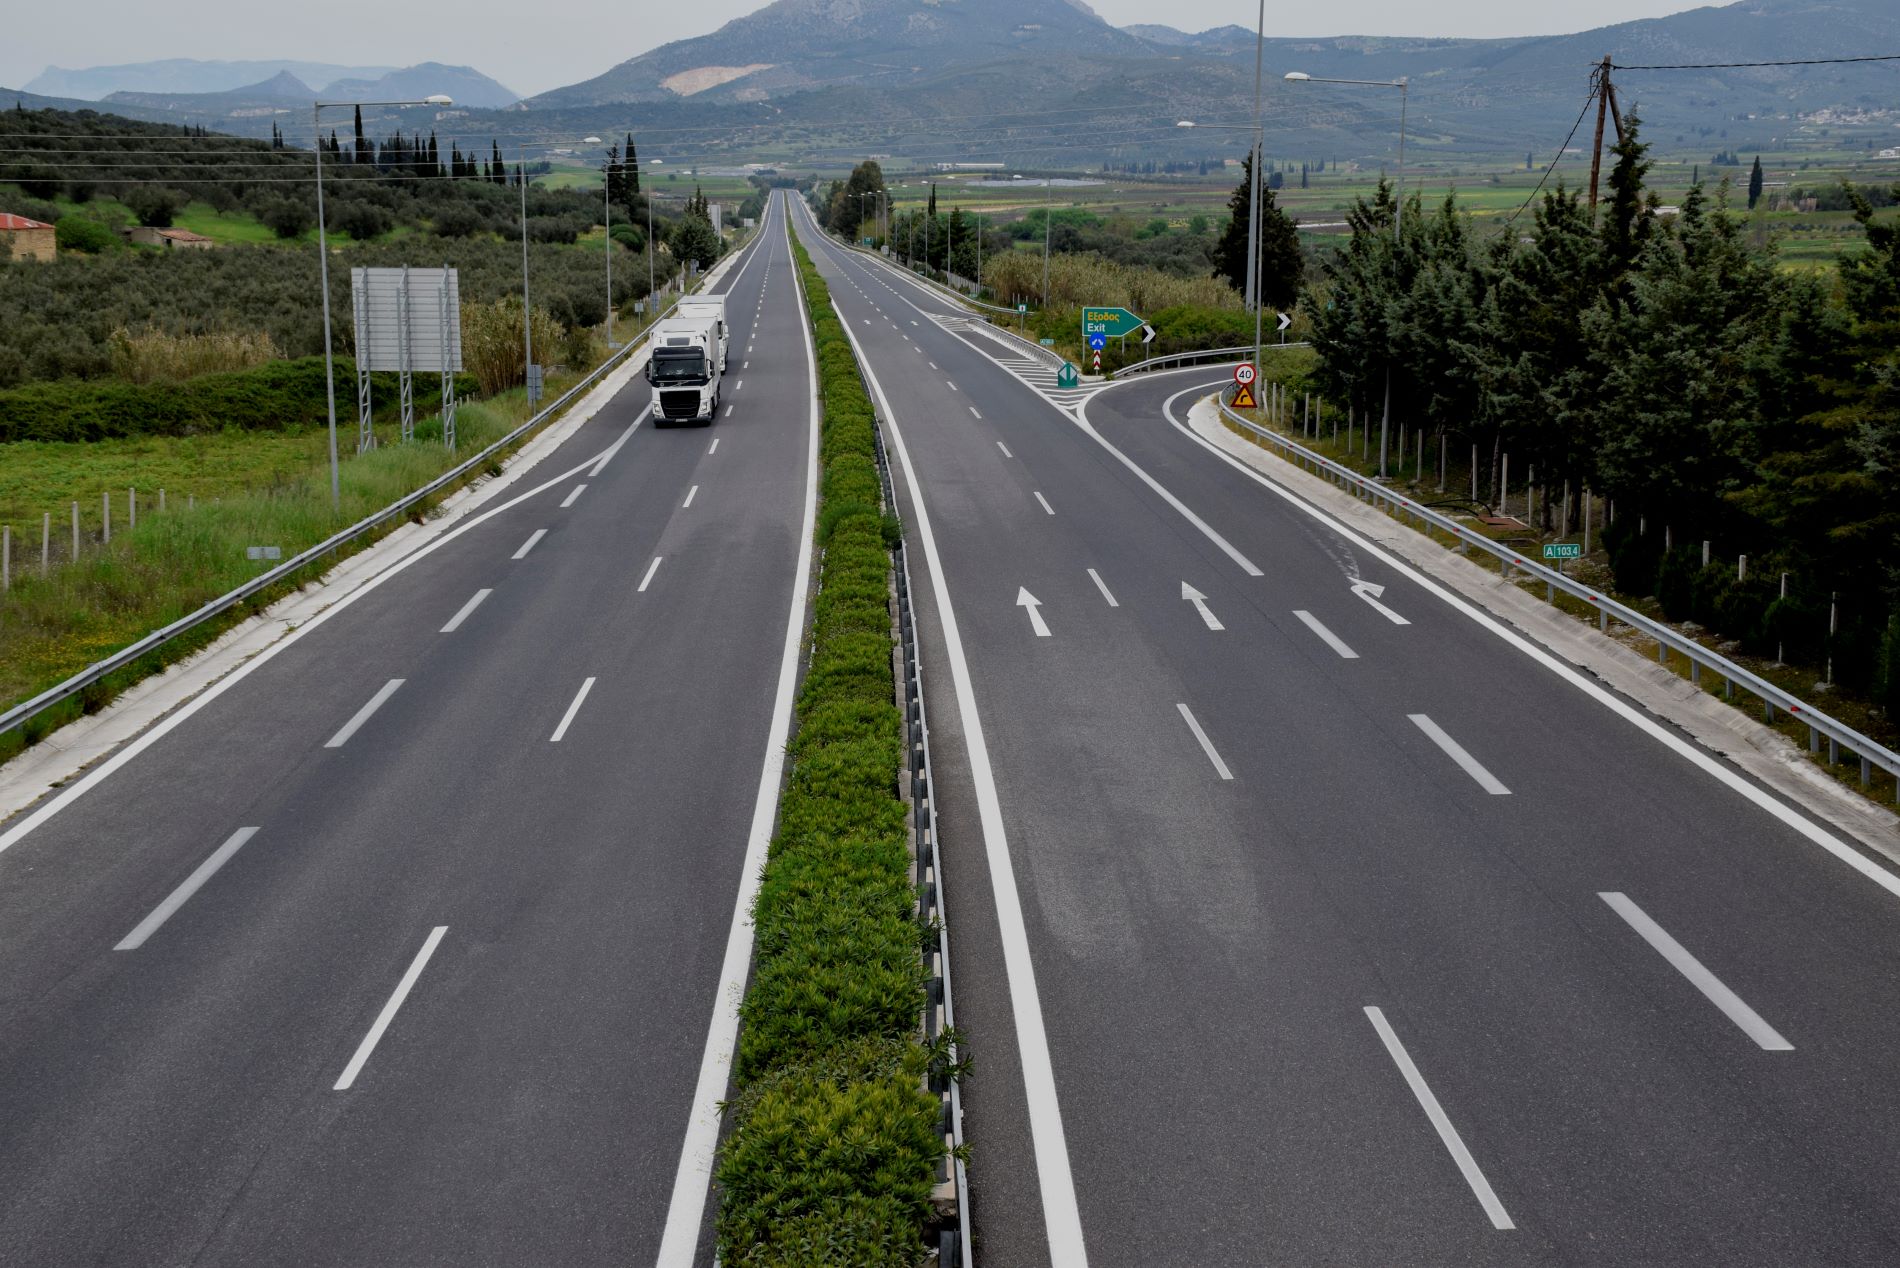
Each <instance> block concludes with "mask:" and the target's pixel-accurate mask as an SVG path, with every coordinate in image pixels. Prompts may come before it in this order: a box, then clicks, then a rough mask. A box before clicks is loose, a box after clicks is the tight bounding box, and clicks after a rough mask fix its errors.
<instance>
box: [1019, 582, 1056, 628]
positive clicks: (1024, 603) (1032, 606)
mask: <svg viewBox="0 0 1900 1268" xmlns="http://www.w3.org/2000/svg"><path fill="white" fill-rule="evenodd" d="M1016 606H1017V607H1019V608H1028V609H1029V628H1030V629H1032V630H1034V631H1036V637H1037V638H1048V637H1049V626H1048V625H1047V624H1046V623H1044V621H1043V619H1042V600H1041V599H1038V598H1037V597H1036V596H1035V595H1033V594H1031V593H1029V591H1028V590H1027V589H1025V588H1023V587H1021V586H1018V587H1017V588H1016Z"/></svg>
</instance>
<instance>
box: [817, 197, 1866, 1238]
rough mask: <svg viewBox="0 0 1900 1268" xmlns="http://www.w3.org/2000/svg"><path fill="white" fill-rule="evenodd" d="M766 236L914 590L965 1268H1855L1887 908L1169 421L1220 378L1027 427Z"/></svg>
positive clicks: (884, 278) (1031, 408) (1694, 753)
mask: <svg viewBox="0 0 1900 1268" xmlns="http://www.w3.org/2000/svg"><path fill="white" fill-rule="evenodd" d="M797 214H798V215H799V228H800V233H801V235H802V236H803V238H804V239H805V241H807V242H808V243H811V244H813V248H814V255H815V257H816V259H817V260H818V262H819V265H820V267H821V269H822V271H823V272H824V274H825V275H826V277H827V280H828V281H829V282H830V283H831V285H832V289H833V294H834V297H835V298H836V299H837V301H838V302H839V304H840V307H841V310H842V312H843V313H844V316H845V319H846V321H847V323H848V325H849V328H850V329H851V331H852V333H853V335H854V336H855V337H856V338H857V340H858V341H859V343H860V345H861V347H862V349H863V351H864V354H865V356H866V358H867V360H868V362H869V365H870V367H871V369H872V372H873V375H874V377H875V379H876V385H875V387H874V395H878V394H881V396H882V397H883V400H884V405H885V412H886V413H887V415H888V419H889V421H890V422H891V423H893V424H894V426H895V432H896V435H897V437H898V443H897V444H895V445H894V446H893V448H894V450H895V451H896V452H895V454H894V458H895V460H896V464H897V466H898V470H899V475H900V478H901V481H902V484H903V488H904V498H905V501H906V506H905V510H906V514H907V524H908V528H909V531H910V533H911V534H912V537H913V540H914V544H915V545H916V547H917V548H918V550H917V554H916V555H915V556H914V557H913V568H914V569H915V565H916V561H917V560H918V559H921V560H923V562H924V565H925V566H924V568H923V569H921V570H916V571H915V575H916V579H917V581H918V583H919V584H918V594H917V599H918V602H919V606H920V613H921V617H922V620H923V622H924V629H925V635H924V645H925V646H924V650H925V662H926V665H927V674H928V677H927V689H928V690H929V691H930V692H931V693H932V698H931V700H930V716H931V718H932V720H933V723H934V725H935V727H936V735H935V739H936V744H935V746H934V751H933V760H934V762H935V764H936V770H937V773H938V783H939V788H938V796H939V814H940V818H941V824H942V832H943V836H944V843H943V844H944V850H945V852H946V860H947V861H946V869H947V874H946V878H945V890H946V905H947V911H948V917H949V919H950V920H951V922H952V923H953V927H954V928H955V931H956V939H955V948H956V955H957V962H956V964H955V965H954V966H953V967H954V972H955V980H956V983H957V991H958V998H957V1009H958V1015H959V1020H960V1021H961V1022H962V1023H963V1024H964V1025H965V1026H966V1027H967V1028H968V1029H969V1031H970V1033H971V1036H972V1043H973V1052H974V1054H975V1058H976V1061H977V1067H976V1074H975V1077H974V1078H973V1080H972V1081H971V1082H970V1083H969V1085H968V1086H967V1088H966V1093H965V1100H964V1104H965V1107H966V1115H967V1117H966V1129H967V1135H968V1139H969V1140H970V1142H971V1148H972V1153H973V1158H972V1165H971V1176H972V1183H973V1185H974V1198H973V1211H974V1215H975V1220H976V1248H975V1249H976V1252H977V1257H978V1262H979V1263H983V1264H991V1265H1008V1266H1009V1268H1023V1266H1027V1265H1036V1264H1048V1263H1055V1264H1059V1265H1075V1264H1081V1263H1084V1262H1088V1263H1093V1264H1096V1265H1128V1266H1134V1265H1156V1264H1197V1265H1199V1264H1210V1265H1211V1264H1234V1265H1257V1264H1308V1263H1337V1264H1392V1263H1431V1264H1448V1263H1469V1264H1497V1265H1524V1264H1569V1263H1589V1264H1638V1263H1653V1264H1663V1263H1667V1264H1689V1263H1697V1264H1736V1263H1795V1262H1800V1263H1828V1264H1876V1263H1892V1262H1895V1261H1896V1259H1900V1191H1897V1190H1896V1189H1895V1188H1894V1186H1893V1185H1892V1184H1891V1183H1890V1175H1889V1173H1890V1170H1891V1165H1892V1160H1893V1143H1892V1142H1893V1141H1894V1140H1895V1139H1900V1079H1896V1078H1895V1075H1896V1073H1897V1072H1900V1058H1897V1057H1896V1056H1895V1054H1896V1053H1900V1008H1897V1007H1896V1005H1897V1004H1900V961H1897V959H1896V954H1895V947H1896V936H1895V935H1896V932H1897V931H1900V897H1897V896H1896V890H1900V885H1896V883H1895V882H1894V878H1893V877H1892V875H1891V874H1890V873H1889V872H1887V871H1886V870H1884V868H1875V869H1868V870H1867V871H1863V870H1857V869H1856V868H1855V867H1854V866H1850V863H1849V862H1848V861H1847V860H1846V859H1845V858H1844V857H1843V855H1844V854H1848V853H1851V848H1850V847H1847V846H1844V845H1841V844H1840V843H1839V842H1837V841H1833V839H1832V838H1829V837H1828V836H1827V834H1826V833H1824V832H1821V831H1820V830H1819V829H1818V828H1816V827H1815V826H1814V825H1813V824H1811V823H1809V822H1808V821H1807V820H1806V819H1805V818H1804V817H1803V816H1802V815H1801V814H1800V812H1799V811H1798V810H1795V809H1792V808H1790V807H1787V806H1785V805H1783V804H1782V803H1781V802H1780V801H1779V800H1778V799H1776V798H1775V796H1774V794H1772V793H1767V792H1765V791H1763V790H1761V789H1758V788H1755V787H1754V786H1753V785H1751V784H1748V783H1747V781H1746V780H1745V778H1744V777H1743V776H1741V775H1740V774H1738V773H1737V772H1735V771H1734V770H1732V769H1730V768H1727V767H1726V766H1722V765H1720V764H1719V763H1716V762H1714V761H1713V760H1712V759H1710V758H1709V757H1708V756H1707V755H1706V754H1702V753H1700V751H1699V750H1694V749H1692V748H1691V747H1690V746H1688V745H1687V744H1686V742H1685V741H1683V740H1682V739H1681V738H1680V737H1678V736H1677V735H1676V734H1675V733H1674V732H1672V731H1670V730H1668V728H1666V727H1663V726H1662V725H1660V724H1658V723H1656V722H1655V721H1654V720H1652V719H1650V718H1649V716H1648V715H1646V714H1642V713H1641V712H1640V710H1636V709H1634V708H1632V707H1631V706H1630V705H1629V704H1628V702H1626V701H1622V700H1620V699H1619V698H1616V697H1614V696H1612V695H1610V694H1609V693H1607V692H1606V691H1604V690H1603V689H1602V688H1601V687H1599V686H1598V685H1597V684H1595V683H1594V682H1590V681H1586V680H1584V679H1583V678H1582V677H1580V676H1578V675H1576V674H1575V673H1573V672H1571V671H1568V670H1567V669H1564V668H1562V667H1560V666H1558V665H1557V664H1556V662H1554V661H1552V660H1550V659H1549V658H1548V657H1547V656H1545V655H1544V654H1543V653H1541V652H1539V651H1537V650H1536V649H1534V648H1533V647H1531V646H1530V645H1529V644H1528V643H1527V642H1525V641H1524V640H1523V639H1522V638H1521V636H1519V635H1517V634H1516V633H1515V632H1513V631H1510V630H1508V629H1506V628H1505V627H1503V626H1502V625H1500V624H1498V623H1496V622H1494V621H1493V620H1492V619H1491V618H1489V617H1487V616H1484V615H1482V614H1480V613H1478V612H1476V611H1474V610H1473V609H1471V608H1469V607H1467V606H1466V605H1465V604H1463V603H1462V602H1459V601H1456V600H1455V599H1453V598H1451V597H1450V596H1449V595H1448V594H1447V593H1446V592H1444V591H1443V590H1441V589H1440V588H1439V587H1437V586H1436V585H1435V584H1433V583H1430V582H1429V581H1427V580H1425V579H1424V578H1422V577H1420V576H1419V575H1417V574H1416V573H1414V572H1413V571H1412V570H1411V569H1409V568H1408V567H1406V566H1404V565H1403V564H1401V563H1400V562H1398V561H1397V560H1395V559H1392V558H1389V557H1388V556H1386V555H1385V554H1384V553H1383V552H1381V551H1380V550H1378V549H1377V548H1376V547H1373V546H1372V545H1370V544H1369V543H1367V542H1365V541H1363V540H1362V539H1359V538H1357V537H1356V536H1355V535H1354V534H1352V533H1351V532H1350V531H1349V530H1348V529H1346V528H1345V527H1344V526H1342V525H1337V524H1334V523H1332V522H1330V521H1328V520H1327V518H1326V517H1325V516H1324V515H1323V514H1315V513H1314V512H1313V511H1312V510H1311V509H1310V508H1306V507H1304V506H1303V505H1301V504H1296V503H1295V502H1293V501H1292V500H1290V499H1288V498H1286V497H1283V496H1281V495H1279V494H1277V493H1275V492H1274V491H1272V490H1271V489H1270V488H1268V487H1266V486H1265V484H1264V482H1263V481H1261V480H1260V479H1259V478H1258V477H1256V476H1255V475H1253V474H1251V473H1249V472H1248V471H1246V470H1245V469H1243V468H1242V467H1241V466H1240V465H1239V464H1238V463H1235V462H1233V461H1231V460H1229V459H1227V458H1226V457H1224V456H1222V455H1220V454H1219V453H1217V452H1215V451H1214V450H1213V449H1212V448H1211V447H1209V446H1207V445H1205V444H1203V443H1202V442H1200V441H1199V440H1198V439H1197V438H1195V437H1194V436H1192V435H1190V434H1189V433H1188V432H1187V430H1186V429H1185V427H1184V425H1183V424H1184V423H1185V419H1186V415H1187V410H1188V407H1189V405H1190V404H1191V403H1192V401H1194V400H1195V399H1196V398H1198V397H1199V396H1201V395H1204V394H1205V393H1206V392H1208V391H1210V390H1211V389H1212V387H1213V386H1214V383H1215V381H1216V380H1217V379H1220V378H1221V377H1223V376H1222V375H1221V374H1220V373H1219V372H1218V371H1216V372H1211V373H1210V372H1209V371H1207V370H1199V371H1193V372H1186V373H1182V374H1176V375H1167V376H1159V377H1144V378H1139V379H1135V380H1132V381H1130V382H1128V383H1125V384H1119V385H1115V386H1112V387H1109V388H1107V389H1105V390H1103V391H1101V392H1099V393H1097V394H1095V395H1093V396H1092V397H1091V398H1089V399H1088V400H1087V401H1086V403H1085V404H1083V405H1082V406H1081V407H1080V409H1079V411H1077V412H1070V413H1065V412H1064V411H1062V410H1060V409H1058V408H1057V406H1056V405H1055V404H1054V403H1052V401H1051V400H1050V399H1049V397H1048V396H1047V395H1045V393H1044V391H1043V390H1042V387H1041V385H1040V383H1037V382H1032V381H1030V376H1026V375H1018V374H1016V373H1012V372H1011V369H1012V368H1017V369H1020V364H1021V362H1022V360H1023V358H1022V355H1021V354H1022V350H1021V349H1017V350H1015V351H1014V352H1012V351H1011V350H1010V349H1009V348H1007V347H1006V346H1005V345H1004V344H1003V343H1002V342H1001V341H999V340H997V339H996V338H995V336H994V335H992V334H988V333H985V332H983V331H980V330H976V329H972V328H970V324H969V323H968V322H966V321H965V320H964V319H962V318H960V317H959V316H957V310H956V309H955V307H954V306H953V305H951V304H950V303H948V302H947V301H945V300H944V299H943V298H942V297H940V296H937V295H935V294H934V293H932V292H931V291H929V290H928V289H927V288H925V287H923V286H921V285H919V284H917V283H915V282H913V281H910V280H908V279H906V278H905V277H904V275H903V274H902V272H901V271H900V270H896V269H893V268H890V267H889V266H886V265H884V264H881V263H879V262H875V261H872V260H870V259H868V258H867V257H865V256H863V255H860V254H857V253H854V252H850V251H847V250H845V249H843V248H841V247H838V246H837V245H835V244H824V243H820V242H819V234H818V232H817V230H816V228H815V226H813V225H812V224H811V221H810V217H809V215H808V213H806V212H804V211H803V210H802V208H801V209H800V210H799V212H798V213H797ZM1078 413H1079V416H1078ZM946 601H947V605H948V606H947V609H946V606H945V605H946ZM1868 871H1871V872H1873V873H1874V874H1873V875H1869V874H1868Z"/></svg>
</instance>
